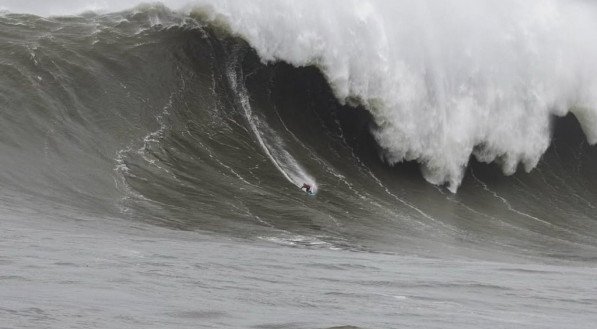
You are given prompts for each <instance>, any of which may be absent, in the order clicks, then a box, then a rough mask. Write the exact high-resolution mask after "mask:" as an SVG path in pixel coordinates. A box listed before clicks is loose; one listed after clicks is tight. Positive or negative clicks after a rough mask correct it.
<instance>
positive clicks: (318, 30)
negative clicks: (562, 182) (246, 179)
mask: <svg viewBox="0 0 597 329" xmlns="http://www.w3.org/2000/svg"><path fill="white" fill-rule="evenodd" d="M196 3H200V5H199V6H198V8H199V10H200V11H201V13H202V14H203V15H204V16H205V15H207V16H208V17H209V19H211V20H217V21H218V22H219V23H225V24H227V25H228V26H229V27H230V29H231V30H232V31H233V32H234V33H237V34H239V35H241V36H242V37H243V38H245V39H246V40H248V42H249V43H250V44H251V45H252V46H253V47H255V48H256V49H257V51H258V53H259V55H260V56H261V58H262V59H263V60H264V61H277V60H283V61H286V62H289V63H291V64H293V65H296V66H305V65H311V64H313V65H317V66H318V67H320V68H321V70H322V71H323V73H324V74H325V76H326V77H327V79H328V81H329V82H330V84H331V85H332V87H333V90H334V92H335V94H336V96H337V97H338V99H340V100H341V101H347V100H358V101H359V102H360V103H362V104H363V105H365V106H366V107H367V108H368V109H369V110H370V111H371V113H372V114H373V116H374V118H375V121H376V122H377V124H378V125H379V129H376V131H375V132H374V135H375V137H376V139H377V141H378V143H379V144H380V145H381V146H382V148H383V149H384V150H385V154H384V155H385V158H386V159H387V160H388V162H390V163H396V162H400V161H403V160H417V161H419V162H420V163H421V164H422V171H423V174H424V176H425V177H426V179H427V180H428V181H430V182H432V183H434V184H443V183H447V184H448V185H449V188H450V189H451V190H452V191H455V190H456V189H457V187H458V186H459V184H460V181H461V180H462V176H463V172H464V168H465V167H466V165H467V163H468V160H469V157H470V155H471V154H473V155H475V156H476V157H477V159H479V160H480V161H485V162H490V161H496V160H498V161H499V162H500V163H501V165H502V168H503V171H504V173H506V174H511V173H513V172H515V171H516V169H517V167H518V164H519V163H522V164H523V165H524V168H525V169H526V170H527V171H528V170H531V169H532V168H533V167H534V166H535V165H536V164H537V162H538V161H539V159H540V157H541V155H542V154H543V153H544V152H545V150H546V149H547V147H548V146H549V143H550V134H551V131H550V121H551V117H552V116H553V115H564V114H566V113H567V111H569V110H570V109H571V108H573V107H574V109H575V110H574V111H573V112H574V113H575V114H576V115H577V116H578V118H579V119H580V120H581V124H582V127H583V130H584V131H585V133H586V135H587V137H588V140H589V141H590V142H591V143H595V142H597V114H596V111H595V110H596V108H597V106H596V104H597V99H596V98H597V97H596V96H595V95H597V92H596V91H597V87H596V86H597V37H596V36H597V34H596V33H595V31H597V6H596V5H595V4H593V3H590V2H587V1H556V0H551V1H550V0H530V1H514V0H500V1H473V0H453V1H421V0H398V1H391V2H390V1H362V0H358V1H357V0H354V1H325V2H321V1H290V0H286V1H281V0H280V1H273V2H272V1H265V0H257V1H233V0H229V1H221V0H218V1H196Z"/></svg>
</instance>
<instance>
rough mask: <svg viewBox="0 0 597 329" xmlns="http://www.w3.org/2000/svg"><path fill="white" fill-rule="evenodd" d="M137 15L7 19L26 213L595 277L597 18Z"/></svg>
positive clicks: (492, 8)
mask: <svg viewBox="0 0 597 329" xmlns="http://www.w3.org/2000/svg"><path fill="white" fill-rule="evenodd" d="M77 3H79V2H77ZM80 3H82V2H80ZM181 4H182V3H181ZM21 5H22V6H24V5H23V4H21ZM70 5H72V4H70ZM119 5H120V6H123V7H122V8H121V9H123V11H120V12H112V11H102V10H100V9H101V8H91V9H94V10H96V11H97V12H85V13H83V14H80V15H71V16H51V17H44V16H35V15H31V14H16V13H12V12H17V11H19V10H18V9H19V7H18V6H19V5H18V4H15V5H13V7H10V6H9V7H7V8H5V9H7V10H10V11H11V12H4V13H2V14H1V15H0V31H1V32H0V40H1V43H0V69H1V70H2V72H3V74H2V77H0V87H1V88H0V107H1V108H2V109H3V111H2V114H1V115H2V120H1V121H0V152H1V154H2V157H1V158H0V165H1V168H2V169H1V170H0V182H1V183H2V186H3V190H2V192H1V193H0V196H1V197H2V198H3V200H5V201H6V202H5V204H6V205H10V208H11V211H20V212H25V213H26V212H27V211H39V212H50V211H52V212H53V211H57V212H60V213H62V214H64V215H65V216H68V217H73V218H77V219H80V218H82V217H87V216H91V217H93V216H100V217H102V218H105V217H109V218H125V219H127V220H139V221H145V222H151V223H154V224H158V225H166V226H168V227H175V228H181V229H198V230H205V231H209V232H218V233H223V234H230V235H234V236H241V237H250V238H255V237H257V238H259V239H263V240H265V241H286V242H288V244H291V245H306V246H310V247H317V246H326V247H327V246H332V247H333V248H349V249H359V250H361V249H375V250H378V249H384V250H385V249H388V248H399V249H400V250H401V251H404V250H409V251H412V252H416V253H427V252H432V253H440V252H444V253H450V252H451V250H452V249H451V248H464V249H466V250H467V252H469V253H470V254H483V255H484V257H486V256H487V255H489V254H491V255H493V251H494V250H496V247H499V248H498V249H499V250H503V251H504V252H508V251H512V250H514V251H515V252H517V253H520V252H521V251H522V252H523V253H525V254H534V255H537V256H541V257H544V256H548V257H562V258H567V259H571V258H574V259H593V258H594V255H595V250H596V248H597V245H596V243H595V241H597V223H596V222H595V221H594V218H595V215H597V209H596V207H597V204H595V201H594V200H596V199H595V197H596V193H597V190H596V189H595V186H597V184H596V183H597V172H596V169H595V168H597V165H596V164H597V153H596V151H595V148H594V147H592V146H590V144H592V143H595V142H597V129H596V124H597V121H596V120H597V118H596V116H595V115H596V113H597V112H595V110H596V109H597V106H596V105H597V98H596V95H597V80H596V77H597V56H596V55H597V43H596V42H595V37H594V35H593V34H592V33H591V32H590V31H595V30H597V26H596V25H597V19H595V18H596V17H595V16H596V15H597V14H596V13H597V11H596V10H595V5H594V4H592V3H589V2H584V1H569V2H560V1H527V2H525V3H523V4H522V3H518V2H514V1H500V2H492V1H484V2H478V1H451V2H446V3H435V2H434V3H433V4H432V3H431V2H421V1H395V2H391V3H390V2H373V1H371V2H363V1H342V2H334V1H329V2H324V3H321V2H315V1H304V2H299V3H295V2H291V1H277V2H273V3H272V2H266V1H250V2H245V1H242V2H241V1H194V2H193V3H191V4H190V5H189V6H187V7H184V9H181V10H175V11H173V10H172V9H171V8H169V7H166V6H164V5H159V4H157V5H141V6H137V7H134V8H133V9H124V8H127V7H131V4H127V3H126V2H124V3H122V2H119ZM176 5H178V4H176ZM40 6H41V5H40ZM173 6H174V4H171V7H173ZM67 7H68V6H67ZM67 7H65V8H64V11H67ZM75 7H76V6H75ZM75 7H72V6H71V7H70V8H75ZM20 8H24V7H20ZM76 8H77V10H79V9H82V7H76ZM26 9H27V8H24V9H23V10H26ZM38 9H39V10H40V11H44V10H45V9H44V8H43V6H41V7H39V8H38ZM84 9H85V10H86V9H90V8H84ZM60 10H63V9H59V11H60ZM64 11H61V12H60V14H64V13H65V12H64ZM31 12H35V10H31ZM583 132H584V134H583ZM471 155H473V157H471ZM492 162H493V163H492ZM487 163H489V164H487ZM521 163H522V164H523V165H524V167H525V169H526V170H527V171H531V169H533V168H535V169H534V170H532V171H531V172H530V173H528V174H527V173H516V169H517V167H518V166H519V164H521ZM388 164H390V165H392V166H390V165H388ZM496 164H498V165H499V168H498V167H497V166H496ZM419 166H421V168H422V169H420V168H419ZM420 171H422V172H423V176H424V178H425V179H426V180H427V181H429V182H431V183H433V184H436V185H442V184H447V187H448V189H449V190H450V191H452V192H455V191H456V190H457V189H458V193H456V194H454V193H450V192H449V191H447V190H446V189H444V188H443V187H441V186H436V185H433V184H428V183H426V182H425V181H424V180H423V179H422V178H421V175H420ZM500 171H502V172H505V173H506V174H512V176H509V177H506V176H503V175H502V174H501V173H500ZM303 183H310V184H312V185H314V187H315V188H316V189H317V190H318V194H317V197H309V196H307V195H306V194H305V193H303V192H301V191H300V189H299V188H300V186H301V185H302V184H303ZM5 207H8V206H5ZM289 241H290V242H289ZM461 252H462V251H461Z"/></svg>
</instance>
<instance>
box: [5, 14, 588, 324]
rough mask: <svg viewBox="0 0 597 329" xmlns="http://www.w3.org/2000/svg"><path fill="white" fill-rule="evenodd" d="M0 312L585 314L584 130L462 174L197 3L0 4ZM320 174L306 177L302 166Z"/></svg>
mask: <svg viewBox="0 0 597 329" xmlns="http://www.w3.org/2000/svg"><path fill="white" fill-rule="evenodd" d="M0 73H1V74H0V184H1V189H0V319H1V321H0V327H2V328H81V327H85V328H136V327H138V328H148V327H155V328H165V327H171V328H187V327H188V328H197V327H206V328H212V327H213V328H245V327H247V328H329V327H334V326H355V327H359V328H395V327H409V328H410V327H412V328H488V327H491V328H520V327H525V328H592V327H594V323H595V321H596V320H597V312H596V311H595V309H597V281H596V279H595V278H597V267H596V264H597V262H596V261H597V221H596V220H595V218H596V215H597V210H596V208H595V207H596V205H597V197H596V193H597V190H596V189H595V186H597V185H596V183H597V172H596V169H595V168H597V166H595V165H596V160H597V154H596V149H595V147H591V146H589V145H588V144H587V143H586V141H585V140H584V136H583V135H582V131H581V129H580V127H579V124H578V122H577V121H576V119H575V118H574V117H572V116H567V117H565V118H558V119H554V124H553V127H554V139H553V144H552V146H551V147H550V149H549V150H548V151H547V153H546V154H545V156H544V157H543V158H542V160H541V162H540V163H539V164H538V167H537V168H536V169H535V170H534V171H532V172H531V173H528V174H527V173H518V174H516V175H514V176H510V177H505V176H503V175H502V174H501V172H500V171H499V169H498V168H497V167H496V166H494V165H486V164H479V163H476V162H474V161H471V163H470V165H469V168H468V169H467V171H466V176H465V178H464V181H463V183H462V185H461V187H460V189H459V191H458V193H457V194H453V193H451V192H449V191H448V190H447V189H445V188H444V187H436V186H433V185H431V184H429V183H427V182H426V181H425V180H424V179H423V178H422V177H421V175H420V173H419V169H418V167H417V165H416V164H414V163H405V164H401V165H398V166H396V167H389V166H388V165H387V164H385V163H384V162H383V161H381V160H380V157H379V147H378V146H377V144H376V142H375V139H374V137H373V136H372V134H371V131H372V130H373V131H375V129H376V126H375V124H374V123H373V121H372V118H371V115H370V114H369V112H367V111H366V110H365V109H363V108H361V107H350V106H348V105H341V104H339V103H338V102H337V100H336V99H335V98H334V96H333V93H332V91H331V90H330V87H329V86H328V84H327V82H326V80H325V79H324V77H323V76H322V75H321V73H320V72H319V71H318V70H317V69H316V68H314V67H303V68H295V67H292V66H290V65H287V64H284V63H277V64H269V65H264V64H263V63H261V62H260V60H259V58H258V57H257V55H256V53H255V52H254V51H253V50H252V49H251V48H250V47H249V45H248V44H247V43H246V42H244V41H243V40H241V39H239V38H237V37H233V36H230V35H229V34H228V32H227V31H226V30H223V29H221V28H220V27H214V26H210V25H207V24H205V23H203V22H202V21H201V19H200V16H188V15H182V14H175V13H172V12H170V11H169V10H168V9H166V8H164V7H162V6H148V7H141V8H137V9H135V10H133V11H126V12H122V13H115V14H105V15H95V14H86V15H83V16H72V17H56V18H41V17H37V16H32V15H18V14H9V13H4V14H1V15H0ZM304 181H307V182H309V183H311V184H314V185H315V186H316V187H317V195H316V196H308V195H306V194H305V193H303V192H301V191H300V190H299V189H298V187H297V186H300V185H301V184H302V183H303V182H304Z"/></svg>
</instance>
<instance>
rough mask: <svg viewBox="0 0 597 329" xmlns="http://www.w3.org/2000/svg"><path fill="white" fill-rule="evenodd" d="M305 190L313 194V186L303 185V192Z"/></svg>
mask: <svg viewBox="0 0 597 329" xmlns="http://www.w3.org/2000/svg"><path fill="white" fill-rule="evenodd" d="M302 189H305V192H307V193H311V185H309V184H307V183H303V187H301V190H302Z"/></svg>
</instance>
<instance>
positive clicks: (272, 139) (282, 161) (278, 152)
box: [227, 63, 317, 193]
mask: <svg viewBox="0 0 597 329" xmlns="http://www.w3.org/2000/svg"><path fill="white" fill-rule="evenodd" d="M238 70H240V68H239V67H238V65H235V64H234V63H233V64H232V65H229V67H228V70H227V71H228V72H227V76H228V81H229V82H230V85H231V88H232V89H233V90H234V91H235V92H236V95H238V97H239V102H240V105H241V107H242V109H243V111H244V113H245V117H246V118H247V121H248V122H249V126H250V127H251V131H252V132H253V134H254V135H255V137H256V138H257V141H258V142H259V145H260V146H261V148H262V150H263V151H264V152H265V154H266V155H267V157H268V158H269V159H270V160H271V162H272V163H273V164H274V166H275V167H276V168H277V169H278V171H280V173H281V174H282V175H283V176H284V177H285V178H286V179H287V180H288V181H289V182H290V183H292V184H293V185H296V186H297V187H299V188H300V187H302V186H303V184H304V183H307V184H309V185H310V186H311V191H312V192H313V193H317V183H316V182H315V179H314V178H313V177H312V176H311V175H309V174H308V173H307V171H306V170H305V169H304V168H303V167H302V166H301V165H300V164H299V163H298V161H297V160H296V159H295V158H294V157H293V156H292V155H291V154H290V153H288V151H287V150H286V149H287V148H286V145H285V143H284V141H283V140H282V139H281V138H280V137H279V136H278V135H277V134H276V132H275V131H274V130H273V129H272V128H271V127H269V125H268V124H267V123H266V122H265V121H263V120H260V119H259V117H258V116H257V115H255V114H253V111H252V109H251V104H250V101H249V96H248V93H247V91H246V87H245V85H244V83H243V81H239V77H240V78H241V79H242V74H240V73H239V72H238Z"/></svg>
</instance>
